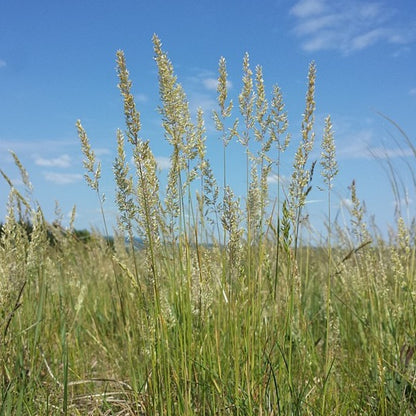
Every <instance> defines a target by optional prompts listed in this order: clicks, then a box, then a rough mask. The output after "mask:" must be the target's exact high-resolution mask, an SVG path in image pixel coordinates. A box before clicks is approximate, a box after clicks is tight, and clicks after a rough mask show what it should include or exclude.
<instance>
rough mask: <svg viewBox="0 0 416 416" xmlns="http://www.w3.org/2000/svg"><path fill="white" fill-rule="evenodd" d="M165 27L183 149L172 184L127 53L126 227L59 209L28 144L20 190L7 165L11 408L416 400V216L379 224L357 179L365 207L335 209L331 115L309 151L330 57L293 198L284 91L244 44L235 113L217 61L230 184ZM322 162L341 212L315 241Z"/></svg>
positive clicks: (159, 408)
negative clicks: (210, 154)
mask: <svg viewBox="0 0 416 416" xmlns="http://www.w3.org/2000/svg"><path fill="white" fill-rule="evenodd" d="M153 41H154V48H155V56H156V63H157V66H158V71H159V88H160V96H161V106H160V113H161V117H162V122H163V126H164V129H165V137H166V139H167V141H168V142H169V143H170V145H171V148H172V155H171V169H170V172H169V175H168V188H167V190H166V192H161V191H160V190H159V188H160V183H159V178H158V175H157V168H156V162H155V158H154V156H153V154H152V152H151V149H150V146H149V143H148V142H147V141H145V140H143V139H142V138H140V136H139V132H140V126H141V120H140V114H139V112H138V110H137V109H136V106H135V103H134V99H133V96H132V94H131V92H130V90H131V81H130V79H129V73H128V71H127V67H126V62H125V57H124V54H123V53H122V52H118V53H117V68H118V76H119V88H120V91H121V94H122V98H123V102H124V113H125V117H126V130H125V131H124V132H121V131H119V132H118V133H117V143H118V153H117V158H116V160H115V162H114V176H115V182H116V189H117V195H116V197H117V205H118V208H119V229H118V230H117V232H116V234H115V236H114V240H112V243H111V244H109V239H108V231H106V234H107V235H105V236H101V235H99V234H97V233H93V234H92V235H91V236H89V238H88V239H80V238H78V236H77V235H79V233H78V234H77V233H75V232H73V231H74V230H73V225H72V222H71V225H70V227H69V229H64V228H63V227H62V226H61V225H60V223H59V219H58V220H57V221H55V222H54V223H53V224H49V223H47V222H46V221H45V220H44V218H43V215H42V211H41V208H40V207H39V206H38V205H37V204H36V203H35V202H34V201H33V198H32V197H31V184H30V182H29V177H28V175H27V172H26V171H25V169H24V167H23V166H22V165H21V164H20V162H19V159H18V158H17V156H16V155H14V157H15V161H16V164H17V166H18V167H19V169H20V171H21V173H22V181H23V183H24V187H25V190H24V192H22V193H21V192H19V191H18V190H17V189H15V188H14V187H13V184H12V183H11V181H10V180H9V179H8V177H7V175H6V174H5V173H4V172H2V174H3V176H4V177H5V179H6V180H7V181H8V182H9V185H10V186H11V190H10V196H9V203H8V215H7V218H6V221H5V224H4V225H3V227H2V231H1V240H0V279H1V280H0V330H1V332H0V386H1V387H0V397H1V399H0V400H1V401H0V414H1V415H61V414H64V415H87V414H91V415H93V414H94V415H110V414H112V415H194V414H195V415H200V414H207V415H211V414H212V415H215V414H218V415H334V414H337V415H354V414H357V415H363V414H366V415H411V414H414V413H415V411H416V396H415V394H416V392H415V364H414V359H413V356H414V352H415V349H416V342H415V338H414V334H415V328H416V322H415V317H416V314H415V304H414V293H415V288H414V284H415V283H414V276H415V245H414V232H415V229H414V223H410V225H409V224H407V223H406V222H405V221H404V220H403V219H402V218H401V217H398V219H397V231H396V232H395V233H394V234H392V235H391V237H390V240H389V241H385V240H383V239H382V238H381V237H380V236H379V234H378V232H377V229H376V228H375V227H373V226H369V225H367V224H366V222H365V221H366V215H365V210H364V207H363V204H362V203H361V202H360V200H359V198H358V196H357V194H358V191H357V189H356V184H355V182H353V183H352V185H351V201H352V208H351V210H350V224H349V225H348V227H347V226H343V227H341V226H340V225H339V224H337V223H332V222H331V213H330V210H331V203H330V200H331V188H332V182H333V180H335V175H336V172H337V167H336V159H335V148H334V145H333V137H332V130H331V122H330V118H329V117H328V118H327V120H326V128H325V134H324V141H323V144H322V149H323V155H322V162H321V164H317V165H316V166H315V164H314V163H311V161H310V160H309V156H310V152H311V150H312V148H313V145H314V139H315V133H314V130H313V121H314V108H315V104H314V89H315V66H314V65H313V64H311V66H310V68H309V76H308V85H307V94H306V110H305V116H304V120H303V122H302V131H301V140H300V144H299V148H298V150H297V152H296V156H295V160H294V163H293V174H292V182H291V183H290V185H289V186H288V189H285V188H284V187H283V184H282V183H278V188H279V189H278V200H277V201H271V202H270V203H269V189H268V186H269V184H268V181H267V177H268V175H270V172H271V169H272V168H273V167H275V168H276V169H277V170H278V169H279V166H280V160H281V157H282V154H283V152H284V151H285V150H286V148H287V146H288V144H289V139H290V137H289V136H288V135H287V117H286V113H285V111H284V104H283V101H282V96H281V92H280V89H279V88H278V87H277V86H275V87H274V88H273V98H272V100H271V101H270V102H269V101H268V100H267V98H266V94H265V93H264V85H263V78H262V71H261V68H260V67H257V68H256V71H255V80H254V81H253V72H252V71H251V69H250V63H249V57H248V55H246V56H245V57H244V63H243V90H242V93H241V95H240V97H239V103H240V112H241V115H242V120H243V124H242V126H239V125H238V122H237V121H233V120H231V114H232V109H233V104H232V102H230V101H229V100H228V95H227V73H226V63H225V60H224V59H223V58H221V60H220V65H219V82H218V103H219V112H218V113H215V114H214V120H215V124H216V128H217V130H218V134H219V137H220V138H221V139H222V140H221V143H222V145H223V155H224V157H223V165H224V171H223V186H220V185H218V183H217V181H216V178H215V177H214V175H213V173H212V169H211V167H210V164H209V160H208V159H207V157H206V145H205V135H206V132H205V128H204V118H203V114H202V111H199V112H198V117H197V120H196V121H193V120H192V117H191V115H190V112H189V108H188V103H187V99H186V95H185V93H184V91H183V89H182V87H181V86H180V84H179V83H178V82H177V79H176V76H175V74H174V70H173V66H172V63H171V62H170V60H169V59H168V57H167V54H166V53H165V52H164V51H163V49H162V45H161V42H160V40H159V39H158V38H157V37H156V36H155V37H154V40H153ZM77 129H78V133H79V135H80V139H81V147H82V151H83V154H84V156H85V163H84V166H85V168H86V180H87V183H88V185H89V186H90V187H91V188H92V190H93V191H95V192H96V193H97V196H98V200H99V204H100V209H101V212H102V214H103V222H104V224H105V221H106V220H105V216H104V209H103V204H104V198H103V196H102V194H101V193H100V186H99V184H100V174H101V166H100V164H99V163H97V161H96V160H95V154H94V152H93V150H92V149H91V147H90V145H89V141H88V137H87V134H86V132H85V130H84V128H83V127H82V125H81V123H80V122H78V123H77ZM406 137H407V136H406ZM233 138H237V139H238V140H239V141H240V143H241V144H242V151H243V152H244V153H245V156H246V179H247V180H246V182H247V193H246V195H245V197H244V199H243V200H240V198H239V197H238V196H236V195H234V193H233V191H232V190H231V189H230V188H229V187H228V185H227V180H226V178H227V176H226V171H227V170H228V169H227V165H226V164H227V162H226V161H227V146H228V144H229V142H230V140H231V139H233ZM130 154H132V156H133V163H132V164H128V163H127V160H129V156H128V155H130ZM318 165H322V169H323V171H322V172H323V175H324V179H325V180H324V182H325V184H326V189H327V195H328V222H329V223H328V224H327V227H328V235H327V238H326V239H325V240H323V241H324V242H323V243H322V244H320V245H316V244H311V243H309V242H308V240H307V235H308V234H307V221H306V219H305V213H306V211H305V201H306V199H307V196H308V194H309V192H310V189H311V187H312V186H314V181H315V178H314V170H315V169H318V168H319V167H318ZM390 168H391V166H390V165H389V169H390ZM390 171H391V172H393V171H392V170H391V169H390ZM279 176H280V175H279ZM395 179H396V178H395V177H392V178H391V183H392V184H394V183H396V182H395ZM397 191H398V190H397ZM28 224H30V227H28ZM137 236H138V237H140V238H141V239H142V241H143V245H142V246H140V247H137V246H136V245H135V244H134V237H137ZM126 238H127V241H128V243H127V244H126Z"/></svg>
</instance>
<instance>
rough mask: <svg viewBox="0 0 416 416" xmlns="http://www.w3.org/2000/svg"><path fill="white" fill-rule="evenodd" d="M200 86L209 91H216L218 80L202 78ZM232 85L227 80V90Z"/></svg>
mask: <svg viewBox="0 0 416 416" xmlns="http://www.w3.org/2000/svg"><path fill="white" fill-rule="evenodd" d="M202 85H203V86H204V87H205V88H206V89H207V90H210V91H217V87H218V80H217V79H216V78H204V79H202ZM231 87H232V83H231V81H228V80H227V88H231Z"/></svg>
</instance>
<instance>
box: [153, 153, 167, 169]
mask: <svg viewBox="0 0 416 416" xmlns="http://www.w3.org/2000/svg"><path fill="white" fill-rule="evenodd" d="M155 159H156V163H157V167H158V168H159V169H160V170H168V169H170V166H171V162H170V158H168V157H166V156H156V157H155Z"/></svg>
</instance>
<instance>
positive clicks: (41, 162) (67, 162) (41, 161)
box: [35, 154, 71, 168]
mask: <svg viewBox="0 0 416 416" xmlns="http://www.w3.org/2000/svg"><path fill="white" fill-rule="evenodd" d="M35 164H36V165H37V166H45V167H49V168H52V167H55V168H68V167H70V166H71V158H70V157H69V155H66V154H65V155H61V156H59V157H56V158H52V159H46V158H43V157H40V156H35Z"/></svg>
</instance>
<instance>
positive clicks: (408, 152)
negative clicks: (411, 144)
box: [368, 147, 414, 159]
mask: <svg viewBox="0 0 416 416" xmlns="http://www.w3.org/2000/svg"><path fill="white" fill-rule="evenodd" d="M368 151H369V152H370V154H371V155H372V156H373V157H375V158H377V159H394V158H396V157H410V156H414V153H413V150H412V149H410V148H409V149H401V148H399V147H397V148H395V149H386V148H384V147H371V148H370V149H368Z"/></svg>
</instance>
